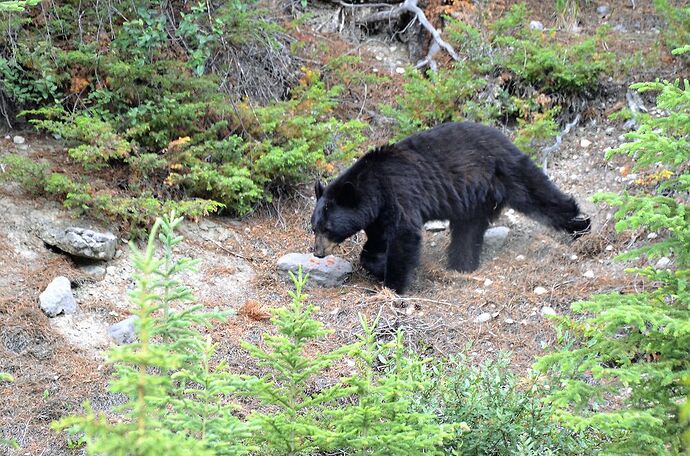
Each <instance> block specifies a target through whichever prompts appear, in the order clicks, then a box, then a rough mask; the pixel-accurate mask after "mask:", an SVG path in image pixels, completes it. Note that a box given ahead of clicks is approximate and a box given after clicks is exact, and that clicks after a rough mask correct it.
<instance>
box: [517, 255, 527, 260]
mask: <svg viewBox="0 0 690 456" xmlns="http://www.w3.org/2000/svg"><path fill="white" fill-rule="evenodd" d="M515 259H516V260H517V261H525V255H518V256H516V257H515Z"/></svg>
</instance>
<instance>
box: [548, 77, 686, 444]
mask: <svg viewBox="0 0 690 456" xmlns="http://www.w3.org/2000/svg"><path fill="white" fill-rule="evenodd" d="M633 88H636V89H638V90H640V91H647V90H653V91H656V92H658V96H657V107H658V108H659V109H660V110H662V111H663V112H665V113H666V114H665V115H664V116H662V117H652V116H643V117H641V118H640V121H641V126H640V128H639V130H638V131H636V132H633V133H628V134H627V137H628V138H629V139H632V140H633V141H632V142H628V143H626V144H623V145H622V146H621V147H619V148H618V149H616V150H613V151H611V152H610V153H609V156H610V155H613V154H626V155H629V156H631V157H632V158H633V159H634V160H635V165H634V169H635V170H636V171H638V172H639V173H640V174H642V175H643V177H641V178H640V179H638V181H636V183H637V185H638V187H637V188H636V189H635V190H634V191H630V192H626V193H623V194H622V195H613V194H603V195H598V196H597V197H596V200H597V201H606V202H608V203H609V204H612V205H614V206H616V207H617V212H616V214H615V217H616V219H617V220H618V222H617V224H616V229H617V230H628V229H646V230H650V231H655V232H657V233H660V234H661V235H660V236H659V241H655V242H653V243H651V244H649V245H646V246H643V247H641V248H638V249H635V250H632V251H630V252H627V253H625V254H623V255H621V256H620V258H621V259H630V258H640V257H645V256H646V257H647V258H649V259H651V260H653V259H654V258H657V257H660V256H662V255H665V256H668V257H670V258H672V259H673V260H672V261H673V266H672V267H669V268H667V269H655V268H653V267H651V266H648V267H644V268H635V269H631V270H630V272H631V273H635V274H639V275H641V276H643V277H646V278H647V279H648V281H649V286H648V287H645V289H644V291H639V292H629V293H626V294H622V293H617V292H616V293H611V294H604V295H596V296H593V297H592V298H591V299H590V300H588V301H585V302H579V303H575V304H574V305H573V310H574V311H575V312H577V313H580V314H583V316H582V317H581V318H578V319H570V318H563V319H562V321H561V328H562V330H564V331H567V333H568V334H570V335H571V336H573V337H575V340H577V341H579V342H580V343H579V345H576V346H574V347H573V348H569V349H568V348H565V349H563V350H562V351H560V352H556V353H553V354H550V355H547V356H545V357H543V358H541V359H540V360H539V361H538V364H537V365H538V367H539V368H540V369H542V370H545V371H546V370H549V371H552V372H557V373H558V375H564V376H565V378H563V379H562V380H560V381H557V382H556V383H555V385H553V391H554V393H553V394H552V395H551V397H550V401H551V402H552V403H553V404H554V405H555V406H556V407H557V408H558V411H557V413H556V414H555V415H556V417H557V418H558V419H559V420H560V421H561V422H562V423H563V424H564V425H565V426H568V427H570V428H573V429H575V430H583V429H586V428H592V429H594V430H596V431H597V432H598V433H600V434H601V435H602V442H601V444H602V446H603V448H604V450H605V452H606V453H607V454H621V453H628V454H678V453H680V452H681V448H682V434H683V432H684V431H685V429H687V421H685V422H683V421H681V420H679V416H680V415H681V413H680V410H679V406H680V405H681V404H682V402H683V401H684V400H685V398H686V397H688V395H689V394H690V385H688V383H687V377H688V374H690V291H689V290H688V278H690V205H689V204H688V200H687V195H688V191H689V190H690V176H688V168H687V163H688V162H689V160H690V84H689V83H688V81H687V80H685V81H683V82H682V83H680V82H678V81H676V82H675V83H669V82H654V83H641V84H635V85H633Z"/></svg>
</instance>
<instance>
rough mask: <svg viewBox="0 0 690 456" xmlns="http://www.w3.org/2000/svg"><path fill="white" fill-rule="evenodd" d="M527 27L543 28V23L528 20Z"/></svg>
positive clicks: (533, 28) (532, 28)
mask: <svg viewBox="0 0 690 456" xmlns="http://www.w3.org/2000/svg"><path fill="white" fill-rule="evenodd" d="M529 28H530V29H531V30H539V31H541V30H544V24H542V23H541V22H540V21H530V23H529Z"/></svg>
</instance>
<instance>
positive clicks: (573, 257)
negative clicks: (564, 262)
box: [570, 253, 577, 261]
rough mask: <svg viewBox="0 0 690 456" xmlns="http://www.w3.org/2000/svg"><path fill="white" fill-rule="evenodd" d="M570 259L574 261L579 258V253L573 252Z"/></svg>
mask: <svg viewBox="0 0 690 456" xmlns="http://www.w3.org/2000/svg"><path fill="white" fill-rule="evenodd" d="M570 259H571V260H573V261H575V260H577V255H575V254H574V253H573V254H572V255H570Z"/></svg>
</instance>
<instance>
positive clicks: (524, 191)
mask: <svg viewBox="0 0 690 456" xmlns="http://www.w3.org/2000/svg"><path fill="white" fill-rule="evenodd" d="M509 172H511V174H513V176H511V177H512V178H511V179H509V182H511V184H512V185H508V187H509V188H507V190H508V191H507V195H506V196H507V200H508V201H507V203H508V206H510V207H512V208H513V209H515V210H517V211H520V212H522V213H523V214H525V215H527V216H528V217H530V218H533V219H535V220H537V221H539V222H541V223H544V224H546V225H549V226H551V227H553V228H555V229H557V230H560V231H565V232H567V233H570V234H571V235H572V236H573V237H574V238H577V237H580V236H582V235H584V234H587V233H589V231H590V230H591V226H592V223H591V219H590V217H589V216H588V215H586V214H582V213H581V212H580V207H579V206H578V205H577V202H575V198H573V197H572V196H569V195H566V194H564V193H563V192H561V191H560V190H559V189H558V187H556V186H555V185H554V184H553V183H552V182H551V180H550V179H549V178H548V177H547V176H546V174H544V173H543V172H542V170H541V169H539V168H538V167H537V166H536V165H535V164H534V162H532V160H531V159H530V158H529V157H527V156H522V157H521V160H520V164H519V166H518V167H517V169H513V170H511V171H509Z"/></svg>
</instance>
